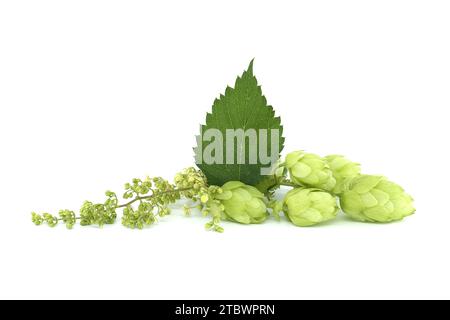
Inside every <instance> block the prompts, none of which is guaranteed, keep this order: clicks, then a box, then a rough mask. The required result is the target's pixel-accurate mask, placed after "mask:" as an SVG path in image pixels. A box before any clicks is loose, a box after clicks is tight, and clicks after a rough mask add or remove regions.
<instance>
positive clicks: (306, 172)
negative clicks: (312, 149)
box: [286, 151, 336, 191]
mask: <svg viewBox="0 0 450 320" xmlns="http://www.w3.org/2000/svg"><path fill="white" fill-rule="evenodd" d="M286 168H287V169H288V170H289V175H290V177H291V180H292V182H294V183H296V184H299V185H305V186H308V187H314V188H319V189H324V190H328V191H331V190H332V189H333V188H334V187H335V185H336V179H335V178H334V177H333V173H332V171H331V169H330V167H329V166H328V163H327V162H326V161H325V160H324V159H322V158H321V157H319V156H318V155H315V154H312V153H305V152H303V151H294V152H291V153H289V154H288V155H287V156H286Z"/></svg>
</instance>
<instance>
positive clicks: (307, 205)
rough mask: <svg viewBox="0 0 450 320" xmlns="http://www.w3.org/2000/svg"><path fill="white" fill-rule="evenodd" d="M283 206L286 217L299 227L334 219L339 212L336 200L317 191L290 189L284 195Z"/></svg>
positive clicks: (327, 194)
mask: <svg viewBox="0 0 450 320" xmlns="http://www.w3.org/2000/svg"><path fill="white" fill-rule="evenodd" d="M284 205H285V213H286V216H287V217H288V218H289V220H290V221H291V222H292V223H293V224H295V225H296V226H300V227H308V226H312V225H315V224H318V223H321V222H324V221H327V220H331V219H334V218H335V217H336V215H337V213H338V210H339V208H338V206H337V203H336V198H335V197H334V196H332V195H331V194H329V193H328V192H325V191H321V190H318V189H307V188H296V189H292V190H291V191H289V192H288V193H287V194H286V197H285V198H284Z"/></svg>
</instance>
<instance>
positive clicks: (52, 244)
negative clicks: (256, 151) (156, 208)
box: [0, 0, 450, 299]
mask: <svg viewBox="0 0 450 320" xmlns="http://www.w3.org/2000/svg"><path fill="white" fill-rule="evenodd" d="M449 17H450V4H449V2H448V1H411V0H409V1H393V0H389V1H304V2H301V1H271V2H269V1H262V0H258V1H241V0H239V1H231V0H227V1H211V0H209V1H193V0H192V1H158V2H157V1H154V2H150V1H110V0H109V1H92V0H89V1H81V0H79V1H2V2H1V4H0V148H1V151H0V153H1V155H0V199H1V207H0V298H138V299H140V298H149V299H165V298H182V299H197V298H202V299H205V298H210V299H215V298H230V299H241V298H249V299H258V298H267V299H272V298H274V299H278V298H280V299H281V298H287V299H300V298H308V299H309V298H326V299H328V298H344V299H345V298H362V299H365V298H450V273H449V270H450V256H449V249H448V244H449V243H450V236H449V234H450V210H449V207H450V205H449V198H450V197H449V190H448V189H449V188H448V187H449V183H448V181H450V180H449V179H450V176H449V173H448V172H449V169H448V166H449V164H450V157H449V151H448V137H449V133H450V129H449V127H448V126H449V124H448V122H449V115H448V110H449V107H450V91H449V88H450V19H449ZM254 57H255V58H256V59H255V68H254V70H255V74H256V75H257V77H258V80H259V82H260V83H261V84H262V88H263V91H264V93H265V95H266V97H267V99H268V101H269V103H270V104H272V105H273V106H274V108H275V109H276V112H277V114H278V115H280V116H281V117H282V121H283V124H284V127H285V136H286V148H285V153H286V152H287V151H293V150H296V149H304V150H308V151H310V152H315V153H318V154H321V155H326V154H329V153H340V154H345V155H347V156H348V157H349V158H351V159H353V160H355V161H358V162H360V163H362V165H363V169H364V171H365V172H366V173H373V174H375V173H377V174H378V173H380V174H384V175H386V176H388V177H389V178H390V179H391V180H393V181H396V182H398V183H399V184H401V185H402V186H404V187H405V189H406V190H407V191H408V192H409V193H411V194H412V195H413V196H414V198H415V199H416V207H417V213H416V215H414V216H412V217H410V218H407V219H405V220H404V221H403V222H400V223H394V224H389V225H376V224H362V223H356V222H351V221H349V220H347V219H345V218H344V217H342V216H341V217H340V218H339V219H338V220H336V221H334V222H332V223H329V224H326V225H323V226H318V227H313V228H297V227H294V226H293V225H291V224H289V223H288V222H287V221H285V220H283V221H282V222H279V223H278V222H276V221H272V220H270V221H268V222H267V223H265V224H263V225H256V226H242V225H237V224H230V223H225V224H224V227H225V229H226V230H225V233H224V234H217V233H212V232H206V231H204V230H203V224H204V223H205V222H206V220H205V219H204V218H201V217H192V218H185V217H183V216H182V212H181V210H175V212H174V214H173V216H170V217H168V218H167V219H164V220H163V221H161V222H160V223H158V224H157V225H154V226H152V227H151V228H149V229H146V230H143V231H137V230H128V229H125V228H123V227H122V226H120V223H119V224H116V225H114V226H110V227H105V228H104V229H103V230H100V229H97V228H94V227H87V228H80V227H76V228H75V229H74V230H72V231H67V230H66V229H65V228H64V227H63V226H60V227H57V228H56V229H49V228H47V227H45V226H42V227H35V226H34V225H33V224H32V223H31V221H30V212H31V211H34V210H37V211H50V212H57V210H58V209H60V208H71V209H77V208H79V206H80V205H81V203H82V202H83V201H84V200H86V199H90V200H94V201H102V200H103V196H102V195H103V192H104V190H106V189H113V190H117V191H120V190H121V188H122V185H123V183H124V182H127V181H129V180H130V179H131V178H133V177H144V176H145V175H147V174H149V175H161V176H164V177H167V178H172V177H173V176H174V174H175V173H176V172H177V171H179V170H180V169H182V168H184V167H187V166H190V165H191V164H192V162H193V152H192V147H193V146H194V143H195V139H194V135H195V134H196V133H197V131H198V128H199V124H200V123H201V122H203V121H204V118H205V113H206V112H207V111H208V110H210V108H211V105H212V102H213V100H214V98H216V97H217V96H218V95H219V93H221V92H224V89H225V87H226V85H233V84H234V79H235V77H236V76H237V75H238V74H241V73H242V71H243V70H244V69H245V68H246V67H247V65H248V63H249V61H250V60H251V59H252V58H254Z"/></svg>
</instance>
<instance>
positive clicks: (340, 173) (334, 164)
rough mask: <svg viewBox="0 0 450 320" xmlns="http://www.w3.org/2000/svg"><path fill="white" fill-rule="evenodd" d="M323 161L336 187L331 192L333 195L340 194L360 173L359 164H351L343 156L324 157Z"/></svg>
mask: <svg viewBox="0 0 450 320" xmlns="http://www.w3.org/2000/svg"><path fill="white" fill-rule="evenodd" d="M325 161H326V162H327V163H328V166H329V167H330V169H331V171H332V173H333V177H334V178H335V179H336V185H335V186H334V188H333V190H332V191H333V193H334V194H341V193H342V192H343V191H344V190H345V188H346V185H347V184H348V183H349V182H350V181H351V179H353V178H355V177H357V176H358V175H359V174H360V173H361V168H360V165H359V163H355V162H352V161H350V160H348V159H347V158H345V157H343V156H340V155H329V156H326V157H325Z"/></svg>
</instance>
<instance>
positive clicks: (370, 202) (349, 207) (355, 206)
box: [341, 175, 415, 222]
mask: <svg viewBox="0 0 450 320" xmlns="http://www.w3.org/2000/svg"><path fill="white" fill-rule="evenodd" d="M341 207H342V210H343V211H344V212H345V213H346V214H347V215H349V216H350V217H352V218H353V219H355V220H359V221H369V222H390V221H396V220H401V219H403V218H404V217H406V216H409V215H411V214H413V213H414V211H415V209H414V206H413V199H412V198H411V196H410V195H408V194H407V193H405V191H404V190H403V188H402V187H400V186H399V185H398V184H396V183H393V182H391V181H389V180H387V179H386V178H385V177H383V176H371V175H362V176H359V177H357V178H355V179H353V180H352V182H351V183H350V185H349V190H348V191H345V192H344V193H343V194H342V196H341Z"/></svg>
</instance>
